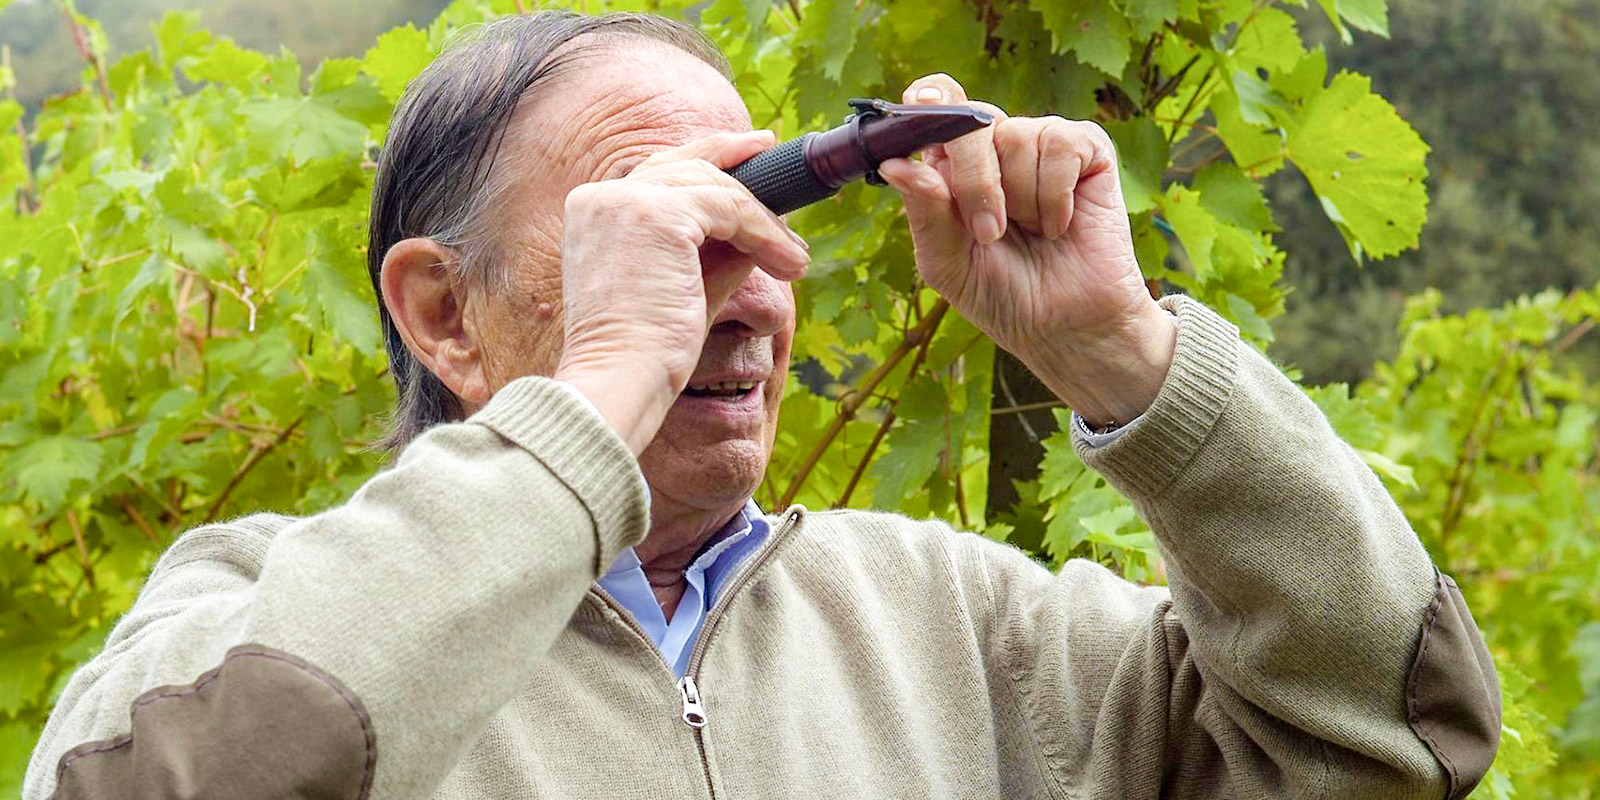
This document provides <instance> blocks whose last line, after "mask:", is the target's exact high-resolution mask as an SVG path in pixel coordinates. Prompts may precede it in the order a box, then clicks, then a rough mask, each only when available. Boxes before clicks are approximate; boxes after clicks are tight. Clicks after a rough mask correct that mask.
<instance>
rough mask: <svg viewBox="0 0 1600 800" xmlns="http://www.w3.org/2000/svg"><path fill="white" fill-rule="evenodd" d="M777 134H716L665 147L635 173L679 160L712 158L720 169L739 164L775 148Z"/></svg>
mask: <svg viewBox="0 0 1600 800" xmlns="http://www.w3.org/2000/svg"><path fill="white" fill-rule="evenodd" d="M776 142H777V137H776V136H775V135H774V134H773V133H772V131H769V130H757V131H743V132H741V133H713V134H711V135H710V136H706V137H704V138H701V139H696V140H694V141H692V142H689V143H688V144H684V145H680V146H678V147H673V148H669V149H666V150H662V151H660V152H657V153H653V154H651V156H650V157H649V158H647V159H645V160H644V161H643V162H641V163H640V164H639V166H638V167H637V168H635V169H634V172H635V173H637V172H639V171H640V170H647V169H649V168H653V167H660V166H662V165H664V164H671V163H674V162H678V161H693V160H696V159H698V160H701V161H709V162H710V163H711V164H712V165H713V166H715V167H716V168H717V169H728V168H730V167H736V166H738V165H740V164H743V163H744V162H746V161H749V160H750V159H751V158H753V157H754V156H755V155H756V154H757V153H760V152H763V151H765V150H770V149H772V146H773V145H774V144H775V143H776Z"/></svg>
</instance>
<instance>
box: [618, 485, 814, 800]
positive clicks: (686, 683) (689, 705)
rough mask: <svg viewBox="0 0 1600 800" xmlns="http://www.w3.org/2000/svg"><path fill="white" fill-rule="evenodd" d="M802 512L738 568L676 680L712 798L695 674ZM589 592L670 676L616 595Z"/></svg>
mask: <svg viewBox="0 0 1600 800" xmlns="http://www.w3.org/2000/svg"><path fill="white" fill-rule="evenodd" d="M801 513H802V512H800V511H790V512H788V513H786V514H784V518H783V523H782V524H781V525H779V526H778V529H777V530H775V531H773V532H772V538H771V539H769V540H768V541H767V543H766V546H765V547H762V548H761V550H760V551H759V552H757V553H756V554H755V556H754V559H753V560H752V561H751V562H750V563H749V564H746V565H745V566H744V568H743V569H741V570H739V573H738V574H737V575H735V576H734V577H733V582H732V583H730V584H728V589H727V591H725V592H723V594H722V597H721V598H719V599H718V601H717V603H716V604H715V605H713V606H712V607H711V610H710V611H707V612H706V619H705V622H704V623H702V624H701V625H700V635H699V636H698V637H696V638H695V642H694V649H693V650H690V651H689V663H688V664H687V665H686V666H685V668H684V671H683V677H682V678H679V679H678V682H677V687H678V696H679V698H680V699H682V700H683V714H682V717H681V718H682V719H683V722H684V724H685V725H688V726H689V727H690V728H692V729H693V730H694V744H695V749H696V750H698V751H699V753H700V767H701V769H703V770H704V771H705V778H706V792H707V793H708V794H709V795H710V796H711V797H712V800H715V798H716V796H717V790H716V788H715V787H714V786H713V784H712V782H711V761H710V759H707V758H706V740H705V727H706V723H708V722H709V721H710V720H709V719H708V718H707V716H706V707H705V703H704V701H703V699H702V697H701V694H700V687H699V685H698V684H697V683H696V682H695V679H694V676H695V675H696V674H698V673H699V672H700V661H701V659H703V658H704V657H705V651H706V646H707V645H708V643H709V642H710V641H711V636H712V634H713V633H714V632H715V630H716V627H715V626H716V623H717V620H719V619H721V618H722V614H723V612H724V611H725V610H726V609H727V607H728V604H729V603H731V602H733V598H734V597H736V596H738V594H739V590H740V589H743V588H744V585H745V584H746V583H749V582H750V576H752V575H754V574H755V572H756V571H757V570H759V569H760V568H761V566H762V565H763V564H766V563H767V561H768V560H769V559H770V558H771V557H772V554H773V552H775V551H776V550H777V549H778V545H780V544H782V543H783V538H784V536H786V535H787V534H788V533H789V532H790V531H791V530H793V529H794V526H795V523H797V522H799V521H800V515H801ZM589 591H591V592H594V593H595V595H596V596H598V597H599V598H600V600H601V602H602V603H604V604H605V605H608V606H610V607H611V609H612V610H613V611H615V612H616V615H617V617H618V618H620V619H621V620H622V622H623V624H624V625H626V626H627V627H628V629H629V630H631V631H633V633H634V635H636V636H638V637H639V640H640V641H641V642H643V643H644V644H645V645H646V646H648V647H649V648H650V650H651V652H652V653H653V654H654V655H655V656H656V658H655V661H656V663H657V664H660V665H661V668H662V669H663V670H665V671H666V673H667V674H668V675H669V676H670V675H671V674H672V668H671V667H668V666H667V663H666V662H665V661H663V660H662V659H661V653H660V651H659V650H658V648H656V646H655V645H654V644H651V642H650V636H649V635H648V634H646V633H645V632H644V628H642V627H640V626H639V623H638V622H637V621H635V620H634V618H633V615H632V614H629V613H627V609H625V608H623V607H622V604H621V603H618V602H617V600H616V598H614V597H612V596H611V595H610V594H608V593H607V592H606V590H605V589H602V588H600V586H599V585H598V584H597V585H595V586H594V587H592V588H591V589H590V590H589Z"/></svg>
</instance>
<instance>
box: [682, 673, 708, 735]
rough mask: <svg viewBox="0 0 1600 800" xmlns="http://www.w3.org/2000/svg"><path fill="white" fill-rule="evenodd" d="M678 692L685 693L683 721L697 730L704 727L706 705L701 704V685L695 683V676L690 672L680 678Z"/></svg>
mask: <svg viewBox="0 0 1600 800" xmlns="http://www.w3.org/2000/svg"><path fill="white" fill-rule="evenodd" d="M678 693H679V694H681V695H683V721H684V722H685V723H687V724H688V726H689V727H691V728H694V729H695V730H699V729H701V728H704V727H705V726H706V707H705V706H703V705H701V704H700V687H698V686H695V685H694V678H691V677H689V674H688V673H684V675H683V677H682V678H679V679H678Z"/></svg>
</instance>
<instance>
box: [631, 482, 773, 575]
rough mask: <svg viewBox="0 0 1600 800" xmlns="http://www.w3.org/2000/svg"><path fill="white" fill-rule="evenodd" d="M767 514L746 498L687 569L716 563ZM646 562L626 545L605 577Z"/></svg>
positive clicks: (693, 569)
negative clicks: (742, 506) (737, 511)
mask: <svg viewBox="0 0 1600 800" xmlns="http://www.w3.org/2000/svg"><path fill="white" fill-rule="evenodd" d="M764 516H765V515H764V514H762V513H761V507H760V506H758V505H756V501H755V499H754V498H751V499H749V500H746V501H745V503H744V508H741V509H739V513H737V514H735V515H733V518H732V519H730V520H728V524H726V525H723V526H722V527H721V528H720V529H719V530H718V531H717V532H716V533H714V534H712V535H711V538H710V539H709V540H708V541H710V543H711V544H710V546H708V547H706V549H705V550H704V551H702V552H701V553H700V554H699V555H697V556H695V557H694V560H693V561H691V562H689V566H688V568H687V569H686V570H684V571H685V572H689V571H700V572H704V571H705V570H706V569H707V568H709V567H710V566H711V565H712V564H715V563H716V561H717V559H718V558H721V557H722V554H723V553H726V552H727V551H728V550H729V548H732V547H733V546H734V545H736V544H738V543H739V542H742V541H744V540H745V539H747V538H749V536H750V532H751V531H752V530H754V527H755V523H756V522H757V521H764V520H762V518H763V517H764ZM643 566H644V564H643V563H642V562H640V561H639V554H638V553H636V552H634V549H633V548H632V547H624V548H623V549H622V552H620V553H617V557H616V559H615V560H613V561H612V562H611V568H610V569H607V570H606V577H611V576H613V575H617V574H619V573H623V572H627V571H629V570H634V569H641V568H642V567H643Z"/></svg>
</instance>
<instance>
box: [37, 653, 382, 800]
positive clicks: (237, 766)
mask: <svg viewBox="0 0 1600 800" xmlns="http://www.w3.org/2000/svg"><path fill="white" fill-rule="evenodd" d="M132 711H133V725H132V730H131V731H130V732H129V733H127V734H124V735H122V736H118V737H116V738H114V739H108V740H105V741H100V742H90V743H88V744H84V745H80V746H78V747H75V748H73V749H72V750H69V751H67V753H66V754H65V755H63V756H62V757H61V762H60V764H59V765H58V766H57V767H56V790H55V793H54V794H52V795H51V798H52V800H57V799H58V798H59V799H60V800H69V799H70V800H77V799H78V798H86V799H87V798H94V799H95V800H100V799H101V798H111V797H115V798H152V800H153V798H166V797H197V798H198V797H205V798H210V797H226V798H240V799H241V800H248V798H257V797H259V798H269V797H270V798H279V797H301V798H318V799H319V800H321V799H323V798H326V800H352V799H354V800H361V799H363V798H365V797H366V796H367V793H368V792H370V791H371V789H372V771H373V768H374V767H375V766H376V765H377V757H378V752H377V750H376V749H375V747H374V743H375V737H374V735H373V730H372V719H371V717H369V716H368V715H367V710H366V708H365V707H363V706H362V704H361V701H360V700H358V699H356V696H355V695H354V694H352V693H351V692H350V690H349V689H347V688H345V686H344V684H342V683H340V682H339V681H338V680H336V679H335V678H333V676H331V675H328V674H326V673H324V672H322V671H321V670H319V669H317V668H316V667H313V666H311V665H310V664H307V663H306V662H305V661H303V660H301V659H298V658H295V657H294V656H292V655H289V654H288V653H285V652H282V651H280V650H274V649H272V648H269V647H260V646H257V645H242V646H240V647H235V648H233V649H232V650H229V651H228V655H227V656H226V657H225V658H223V660H222V664H221V666H219V667H217V668H216V669H213V670H211V671H209V672H207V673H205V674H203V675H201V676H200V677H199V678H196V679H195V681H194V683H191V684H188V685H186V686H162V687H158V688H156V689H151V690H150V691H148V692H145V693H144V694H142V695H139V697H138V698H136V699H135V700H134V701H133V709H132Z"/></svg>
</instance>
